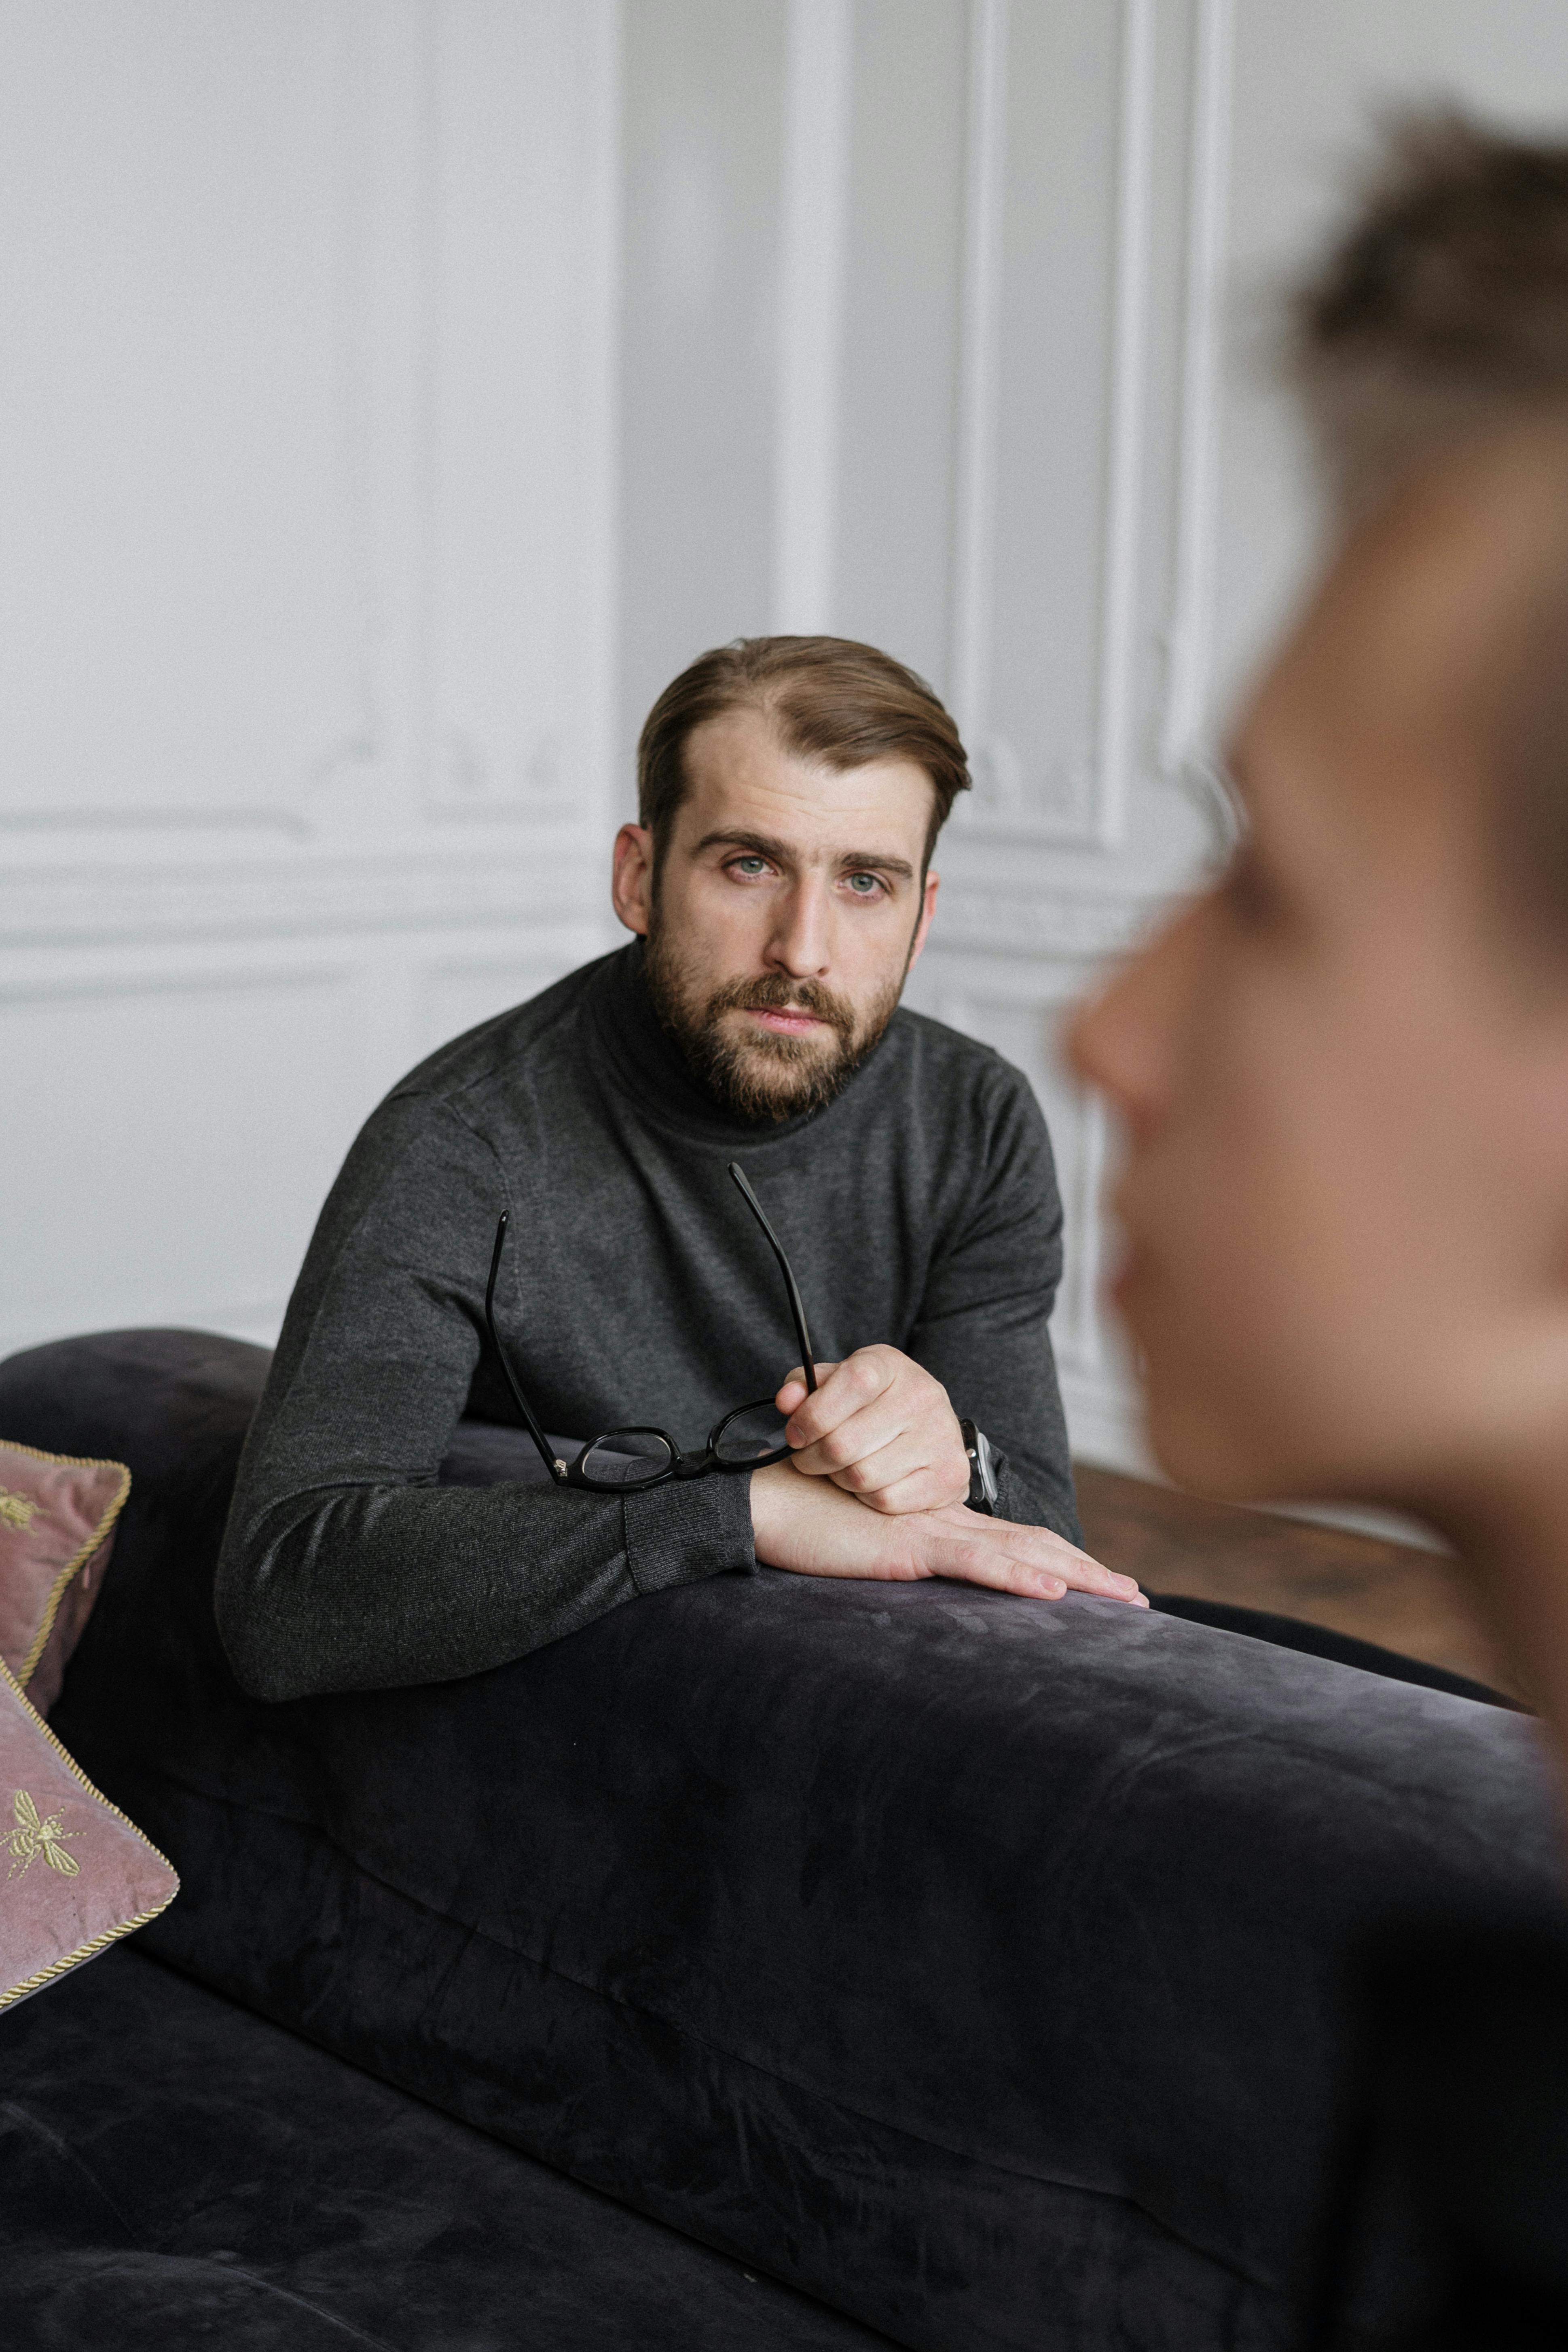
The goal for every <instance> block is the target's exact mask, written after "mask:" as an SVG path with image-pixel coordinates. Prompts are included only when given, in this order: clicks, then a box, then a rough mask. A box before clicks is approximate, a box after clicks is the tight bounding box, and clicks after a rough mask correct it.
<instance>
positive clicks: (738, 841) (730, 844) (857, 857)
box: [691, 827, 915, 882]
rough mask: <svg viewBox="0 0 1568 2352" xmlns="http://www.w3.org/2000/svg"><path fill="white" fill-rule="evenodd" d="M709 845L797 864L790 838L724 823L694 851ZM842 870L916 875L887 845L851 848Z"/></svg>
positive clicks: (910, 877) (696, 852) (841, 860)
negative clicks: (740, 830) (732, 827)
mask: <svg viewBox="0 0 1568 2352" xmlns="http://www.w3.org/2000/svg"><path fill="white" fill-rule="evenodd" d="M705 849H744V850H749V851H750V852H751V853H752V856H755V857H771V858H772V860H773V864H774V865H775V866H788V865H791V864H793V862H794V859H795V851H794V850H793V849H792V848H791V847H790V845H789V844H788V842H787V841H775V840H774V839H773V836H772V835H771V834H766V833H732V832H730V831H727V830H725V829H724V828H723V827H721V828H720V830H719V831H718V832H717V833H705V834H704V835H703V836H702V838H701V840H700V842H699V843H698V844H697V845H696V847H695V849H694V850H693V851H692V853H691V854H692V856H694V857H700V856H701V855H702V852H703V851H704V850H705ZM838 867H839V871H840V872H841V873H846V874H896V875H898V876H900V877H901V878H902V879H904V880H906V881H910V882H912V881H913V879H914V873H915V869H914V867H913V866H911V865H910V862H909V859H908V858H907V857H895V856H893V855H892V854H891V852H890V851H888V850H885V849H868V850H858V849H856V850H847V851H846V852H844V853H843V854H842V855H841V856H840V857H839V859H838Z"/></svg>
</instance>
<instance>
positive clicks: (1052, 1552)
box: [931, 1512, 1149, 1609]
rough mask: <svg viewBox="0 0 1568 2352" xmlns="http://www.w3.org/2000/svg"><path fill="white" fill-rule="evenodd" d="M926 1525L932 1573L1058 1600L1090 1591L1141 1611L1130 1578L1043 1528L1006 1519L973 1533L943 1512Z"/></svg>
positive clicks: (1143, 1602)
mask: <svg viewBox="0 0 1568 2352" xmlns="http://www.w3.org/2000/svg"><path fill="white" fill-rule="evenodd" d="M939 1516H940V1520H941V1522H942V1525H941V1527H940V1531H939V1527H938V1517H937V1516H933V1519H932V1523H931V1574H932V1575H935V1576H956V1577H960V1578H962V1579H963V1580H964V1581H965V1582H968V1583H972V1584H987V1585H991V1586H992V1587H994V1589H995V1590H996V1591H1003V1592H1022V1593H1029V1594H1033V1595H1034V1596H1036V1597H1037V1598H1038V1599H1042V1600H1047V1601H1059V1600H1060V1599H1061V1597H1062V1595H1063V1593H1064V1592H1067V1591H1077V1592H1093V1593H1097V1594H1099V1595H1100V1596H1101V1597H1102V1598H1103V1599H1106V1600H1110V1601H1127V1602H1129V1603H1130V1604H1131V1606H1132V1607H1134V1608H1139V1609H1146V1608H1147V1607H1148V1606H1149V1603H1148V1601H1147V1599H1146V1598H1145V1596H1144V1595H1143V1594H1142V1592H1140V1591H1139V1590H1138V1587H1137V1585H1136V1583H1135V1582H1134V1581H1133V1580H1132V1578H1131V1577H1130V1576H1118V1575H1117V1574H1115V1572H1114V1571H1113V1570H1110V1569H1109V1568H1105V1567H1102V1566H1101V1564H1100V1561H1099V1560H1097V1559H1090V1558H1089V1554H1088V1553H1087V1552H1083V1551H1079V1549H1078V1547H1077V1546H1076V1545H1075V1544H1069V1543H1067V1542H1065V1541H1064V1540H1063V1539H1062V1538H1061V1537H1059V1536H1053V1535H1052V1534H1051V1533H1050V1532H1049V1530H1048V1529H1047V1528H1022V1527H1017V1526H1015V1525H1014V1524H1013V1522H1012V1521H1010V1520H1007V1519H989V1520H987V1519H978V1515H977V1514H976V1513H974V1512H970V1513H968V1514H967V1516H968V1517H970V1518H971V1519H978V1524H977V1526H976V1527H975V1528H974V1530H973V1532H972V1531H971V1530H970V1529H969V1528H963V1527H960V1526H957V1525H955V1524H953V1522H954V1521H955V1520H956V1517H957V1514H956V1513H950V1512H942V1513H941V1514H940V1515H939Z"/></svg>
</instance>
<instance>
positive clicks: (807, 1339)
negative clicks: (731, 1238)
mask: <svg viewBox="0 0 1568 2352" xmlns="http://www.w3.org/2000/svg"><path fill="white" fill-rule="evenodd" d="M730 1173H731V1176H732V1177H733V1178H734V1180H735V1185H736V1189H737V1190H738V1192H740V1195H741V1198H742V1201H744V1202H745V1204H746V1206H747V1208H748V1209H750V1211H751V1213H752V1216H753V1217H755V1219H756V1221H757V1223H758V1224H759V1225H761V1227H762V1229H763V1233H764V1234H766V1235H767V1237H768V1245H769V1247H770V1248H771V1249H772V1251H773V1255H774V1256H775V1257H776V1258H777V1260H778V1262H779V1272H780V1273H781V1274H782V1275H783V1276H784V1288H785V1289H786V1290H787V1291H788V1293H789V1311H790V1313H791V1314H792V1315H793V1316H794V1318H795V1338H796V1339H798V1340H799V1341H800V1363H801V1370H802V1371H803V1372H804V1373H805V1386H806V1392H807V1394H808V1395H809V1393H810V1392H811V1391H812V1390H814V1389H815V1388H816V1360H815V1359H814V1357H813V1354H812V1346H811V1333H810V1332H809V1331H808V1330H807V1329H806V1328H805V1307H804V1306H803V1305H802V1304H801V1296H800V1286H799V1285H798V1284H797V1283H796V1281H795V1276H794V1274H793V1273H792V1272H791V1270H790V1262H789V1260H788V1258H787V1257H785V1255H784V1244H783V1243H782V1242H781V1241H780V1239H779V1237H778V1235H777V1234H775V1233H774V1231H773V1227H772V1225H770V1224H769V1223H768V1220H767V1216H766V1213H765V1212H764V1211H763V1204H762V1202H760V1201H759V1200H758V1198H757V1196H756V1194H755V1193H754V1192H752V1187H751V1183H750V1181H749V1180H748V1178H747V1175H746V1171H745V1170H744V1169H743V1168H742V1165H741V1163H740V1161H739V1160H731V1162H730Z"/></svg>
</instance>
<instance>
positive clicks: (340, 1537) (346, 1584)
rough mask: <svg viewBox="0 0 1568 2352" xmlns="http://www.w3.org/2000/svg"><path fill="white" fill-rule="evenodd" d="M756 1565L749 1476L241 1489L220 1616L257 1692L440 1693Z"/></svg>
mask: <svg viewBox="0 0 1568 2352" xmlns="http://www.w3.org/2000/svg"><path fill="white" fill-rule="evenodd" d="M751 1566H752V1547H751V1530H750V1526H749V1519H748V1513H747V1507H746V1496H745V1482H744V1481H743V1480H741V1479H733V1478H708V1479H700V1480H697V1481H694V1482H691V1483H690V1484H689V1485H685V1486H676V1484H675V1483H674V1482H673V1481H672V1482H670V1484H669V1486H668V1487H658V1488H656V1489H654V1490H653V1492H652V1493H650V1494H648V1495H639V1496H624V1497H623V1496H616V1495H605V1496H595V1495H584V1494H581V1493H576V1492H568V1493H563V1492H561V1491H559V1490H557V1489H555V1488H553V1487H550V1486H515V1485H500V1486H479V1487H469V1486H433V1485H428V1484H420V1485H411V1486H342V1487H338V1488H335V1489H331V1490H326V1491H323V1490H322V1489H321V1488H317V1489H315V1490H314V1491H312V1492H310V1493H307V1494H300V1495H296V1496H292V1497H289V1498H283V1499H280V1500H279V1501H276V1502H274V1503H272V1504H271V1505H270V1506H268V1505H264V1504H258V1501H257V1499H256V1495H255V1489H254V1487H253V1486H252V1487H248V1488H247V1483H246V1482H242V1485H241V1488H240V1492H239V1494H238V1495H237V1497H236V1506H235V1511H234V1513H233V1515H232V1516H231V1518H230V1523H229V1528H228V1531H227V1534H226V1538H225V1542H224V1549H223V1555H222V1559H221V1560H220V1562H219V1568H218V1580H217V1590H216V1606H217V1616H218V1626H219V1631H220V1633H222V1636H223V1641H224V1645H225V1648H226V1651H227V1653H228V1655H229V1659H230V1662H231V1664H233V1666H234V1669H235V1672H236V1674H237V1676H238V1678H239V1680H240V1681H241V1683H242V1684H243V1685H245V1687H246V1688H247V1690H249V1691H250V1692H252V1693H253V1694H254V1695H255V1696H258V1697H264V1698H272V1699H286V1698H300V1697H306V1696H312V1695H315V1694H319V1693H322V1692H327V1691H340V1690H360V1689H389V1688H394V1687H397V1686H400V1685H408V1684H414V1683H425V1682H441V1681H446V1680H449V1679H452V1678H454V1677H456V1676H458V1675H469V1674H479V1673H482V1672H484V1671H485V1670H486V1669H487V1668H489V1667H491V1666H496V1665H500V1664H505V1663H506V1662H507V1661H508V1660H509V1659H511V1658H517V1657H521V1656H523V1655H525V1654H526V1653H527V1652H528V1651H530V1650H534V1649H538V1648H540V1647H541V1646H542V1644H543V1643H546V1642H552V1641H556V1640H558V1639H559V1638H560V1637H561V1636H562V1635H563V1634H564V1633H574V1632H576V1631H577V1630H578V1629H579V1628H580V1627H582V1626H584V1625H586V1624H590V1623H591V1622H593V1620H594V1619H595V1618H596V1617H600V1616H603V1615H604V1613H605V1611H607V1610H610V1609H613V1608H615V1607H616V1606H617V1605H618V1604H619V1603H620V1602H622V1601H630V1600H633V1599H635V1598H636V1597H637V1594H638V1593H641V1592H647V1591H658V1590H661V1589H663V1588H664V1587H665V1586H668V1585H669V1584H676V1583H693V1582H697V1581H699V1580H701V1579H702V1578H704V1577H707V1576H711V1575H714V1574H716V1573H718V1572H719V1571H720V1570H723V1569H730V1568H749V1567H751Z"/></svg>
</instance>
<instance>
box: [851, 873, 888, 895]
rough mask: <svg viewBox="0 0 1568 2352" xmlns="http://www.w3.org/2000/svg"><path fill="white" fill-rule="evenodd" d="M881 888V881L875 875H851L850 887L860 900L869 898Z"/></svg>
mask: <svg viewBox="0 0 1568 2352" xmlns="http://www.w3.org/2000/svg"><path fill="white" fill-rule="evenodd" d="M849 887H850V888H851V890H853V891H854V893H855V896H856V897H857V898H870V896H871V894H872V892H873V891H875V890H879V889H880V888H881V887H882V885H881V882H880V879H879V877H878V876H877V875H875V874H851V875H850V877H849Z"/></svg>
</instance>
